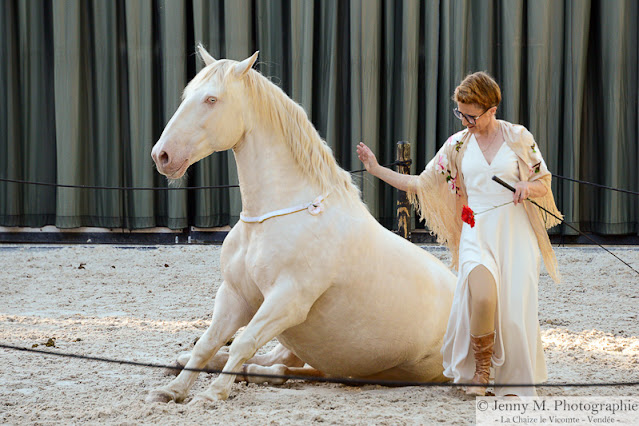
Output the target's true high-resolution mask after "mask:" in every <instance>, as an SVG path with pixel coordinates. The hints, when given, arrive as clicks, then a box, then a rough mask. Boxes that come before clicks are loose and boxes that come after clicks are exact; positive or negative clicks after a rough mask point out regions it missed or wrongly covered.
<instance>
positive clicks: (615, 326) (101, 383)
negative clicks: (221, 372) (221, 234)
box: [0, 245, 639, 425]
mask: <svg viewBox="0 0 639 426" xmlns="http://www.w3.org/2000/svg"><path fill="white" fill-rule="evenodd" d="M425 249H426V250H428V251H430V252H431V253H433V254H434V255H435V256H437V257H439V258H440V259H442V260H444V261H446V262H447V261H448V259H447V257H448V252H447V251H446V250H444V249H442V248H440V247H435V246H427V247H425ZM613 250H614V252H615V253H616V254H617V255H618V256H620V257H622V258H623V259H624V260H626V261H627V262H629V263H630V264H632V265H633V267H634V268H635V269H639V248H634V247H618V248H614V249H613ZM219 252H220V247H218V246H201V245H199V246H198V245H186V246H185V245H180V246H160V247H114V246H72V247H68V246H65V247H62V246H48V247H47V246H0V283H1V284H0V342H1V343H4V344H9V345H16V346H21V347H32V345H35V344H37V345H39V346H38V348H39V349H42V348H44V349H47V350H50V351H53V352H55V351H58V352H71V353H75V354H83V355H92V356H101V357H110V358H118V359H126V360H133V361H140V362H153V363H162V364H166V363H170V362H172V361H173V360H174V359H175V358H176V355H177V354H178V353H179V352H181V351H184V350H188V349H190V347H191V345H192V342H193V341H194V339H195V338H196V337H198V336H200V335H201V334H202V333H203V331H204V330H205V328H206V327H207V326H208V323H209V319H210V317H211V314H212V311H213V306H214V297H215V292H216V290H217V287H218V286H219V285H220V283H221V277H220V270H219ZM557 256H558V259H559V265H560V270H561V272H562V274H563V277H564V282H563V283H562V284H561V285H555V284H553V283H552V282H551V280H550V278H549V277H548V275H547V274H546V273H542V276H541V280H540V288H539V302H540V312H539V320H540V323H541V328H542V339H543V343H544V348H545V354H546V360H547V363H548V370H549V381H550V382H627V381H639V321H638V319H637V315H639V309H638V307H639V277H637V275H635V274H634V272H632V271H631V270H630V269H629V268H627V267H626V266H624V265H623V264H622V263H620V262H619V261H618V260H616V259H614V258H613V257H612V256H610V255H609V254H607V253H605V252H604V251H603V250H601V249H600V248H597V247H585V248H583V247H582V248H575V247H572V248H571V247H560V248H557ZM53 338H55V347H48V348H47V347H46V346H45V344H46V342H47V341H48V340H49V339H53ZM273 345H274V342H271V343H269V345H267V347H265V348H264V349H263V350H262V351H264V350H266V349H268V348H269V347H272V346H273ZM0 360H1V361H2V373H1V374H0V395H1V397H0V423H4V424H86V423H92V424H96V423H99V424H255V425H265V424H273V425H279V424H292V425H306V424H311V423H324V424H339V425H350V424H352V425H360V424H361V425H367V424H380V425H385V424H387V425H396V424H425V425H430V424H460V425H467V424H472V423H473V422H474V419H475V405H474V402H473V399H471V398H469V397H466V396H463V395H462V394H461V393H460V392H459V391H457V390H455V389H453V388H416V387H404V388H384V387H380V386H363V387H349V386H343V385H338V384H314V383H301V382H290V383H287V384H284V385H282V386H268V385H254V384H250V385H245V384H235V385H234V388H233V391H232V393H231V396H230V397H229V399H228V400H227V401H223V402H216V403H211V404H207V405H200V406H196V407H187V406H186V405H184V404H174V403H170V404H166V405H161V404H146V403H144V398H145V397H146V395H147V393H148V391H149V390H150V389H153V388H155V387H157V386H160V385H163V384H166V383H167V382H168V378H167V377H165V376H163V374H162V371H160V370H156V369H149V368H142V367H134V366H126V365H117V364H106V363H100V362H90V361H84V360H77V359H67V358H60V357H52V356H42V355H36V354H28V353H24V352H17V351H11V350H5V349H0ZM212 379H213V376H212V375H200V377H199V378H198V380H197V382H196V384H195V386H194V388H193V390H192V391H191V394H190V395H191V397H192V396H193V395H194V394H195V393H197V392H199V391H202V390H204V389H205V388H206V386H207V385H208V384H209V383H210V382H211V380H212ZM538 392H539V394H540V395H545V396H557V395H562V396H580V395H610V396H613V395H616V396H639V387H620V386H616V387H596V388H578V387H571V388H570V387H562V388H550V387H549V388H543V387H542V388H539V390H538ZM187 402H188V400H187Z"/></svg>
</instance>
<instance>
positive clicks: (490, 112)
mask: <svg viewBox="0 0 639 426" xmlns="http://www.w3.org/2000/svg"><path fill="white" fill-rule="evenodd" d="M457 110H458V111H459V112H460V113H461V122H462V124H463V125H464V126H466V128H468V131H469V132H471V133H484V132H486V131H487V130H488V129H489V126H490V125H491V123H492V120H493V118H494V116H495V112H496V110H497V107H491V108H488V109H484V107H482V106H480V105H477V104H463V103H460V102H457ZM469 118H471V119H472V118H474V119H475V120H474V121H475V123H474V124H471V122H470V121H469Z"/></svg>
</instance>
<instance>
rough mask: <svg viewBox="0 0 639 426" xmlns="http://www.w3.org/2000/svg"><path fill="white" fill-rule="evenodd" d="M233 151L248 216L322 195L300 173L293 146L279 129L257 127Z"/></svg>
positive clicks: (245, 211)
mask: <svg viewBox="0 0 639 426" xmlns="http://www.w3.org/2000/svg"><path fill="white" fill-rule="evenodd" d="M233 153H234V154H235V161H236V162H237V173H238V178H239V181H240V192H241V194H242V211H243V212H244V214H245V215H246V216H260V215H263V214H266V213H270V212H272V211H275V210H280V209H284V208H287V207H292V206H295V205H298V204H301V203H306V202H311V201H313V199H314V198H315V197H317V196H318V195H321V194H319V193H316V192H317V191H318V190H316V189H313V187H312V186H311V185H310V184H309V181H308V179H306V178H305V177H304V176H302V175H301V171H300V168H299V166H298V165H297V163H296V161H295V159H294V158H293V155H292V153H291V152H290V149H289V148H288V147H287V146H286V144H285V142H284V140H283V137H282V136H281V135H278V134H277V133H276V132H273V131H269V130H268V129H267V130H264V129H259V128H254V129H253V130H252V131H251V132H248V133H246V135H245V136H244V139H243V141H242V142H241V143H240V144H239V145H238V146H237V147H236V148H234V149H233Z"/></svg>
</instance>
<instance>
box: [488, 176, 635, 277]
mask: <svg viewBox="0 0 639 426" xmlns="http://www.w3.org/2000/svg"><path fill="white" fill-rule="evenodd" d="M493 180H494V181H495V182H497V183H498V184H500V185H501V186H503V187H504V188H506V189H510V190H511V191H512V192H515V188H513V187H512V186H511V185H509V184H508V183H506V182H504V181H503V180H501V179H500V178H498V177H497V176H493ZM526 201H530V202H531V203H533V204H534V205H536V206H537V207H539V208H540V209H541V210H543V211H545V212H546V213H548V214H549V215H551V216H552V217H554V218H555V219H557V220H559V221H561V223H563V224H564V225H566V226H567V227H569V228H570V229H572V230H573V231H576V232H578V233H579V235H581V236H584V237H586V238H587V239H588V240H590V241H592V242H593V243H594V244H596V245H598V246H599V247H601V248H602V249H604V250H606V251H607V252H608V253H610V254H611V255H613V256H614V257H616V258H617V259H619V261H620V262H621V263H623V264H624V265H626V266H627V267H628V268H630V269H632V270H633V271H635V273H636V274H637V275H639V271H637V270H636V269H635V268H633V267H632V266H630V265H629V264H628V263H626V262H625V261H624V260H623V259H621V258H620V257H619V256H617V255H616V254H614V253H613V252H611V251H610V250H608V249H607V248H605V247H604V246H602V245H601V244H599V243H598V242H596V241H595V240H593V239H592V238H590V237H589V236H588V235H586V234H584V233H583V232H581V231H580V230H579V229H577V228H575V227H574V226H572V225H570V224H569V223H568V222H566V221H565V220H563V219H562V218H560V217H557V216H555V215H554V214H553V213H551V212H549V211H548V210H546V209H545V208H543V207H542V206H540V205H539V204H537V203H536V202H535V201H533V200H530V199H526Z"/></svg>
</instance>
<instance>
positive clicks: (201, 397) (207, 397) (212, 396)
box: [188, 390, 229, 405]
mask: <svg viewBox="0 0 639 426" xmlns="http://www.w3.org/2000/svg"><path fill="white" fill-rule="evenodd" d="M228 397H229V393H228V392H214V391H211V390H208V391H206V392H202V393H200V394H197V395H196V396H195V398H193V399H192V400H191V402H189V404H188V405H199V404H210V403H211V402H216V401H224V400H226V398H228Z"/></svg>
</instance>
